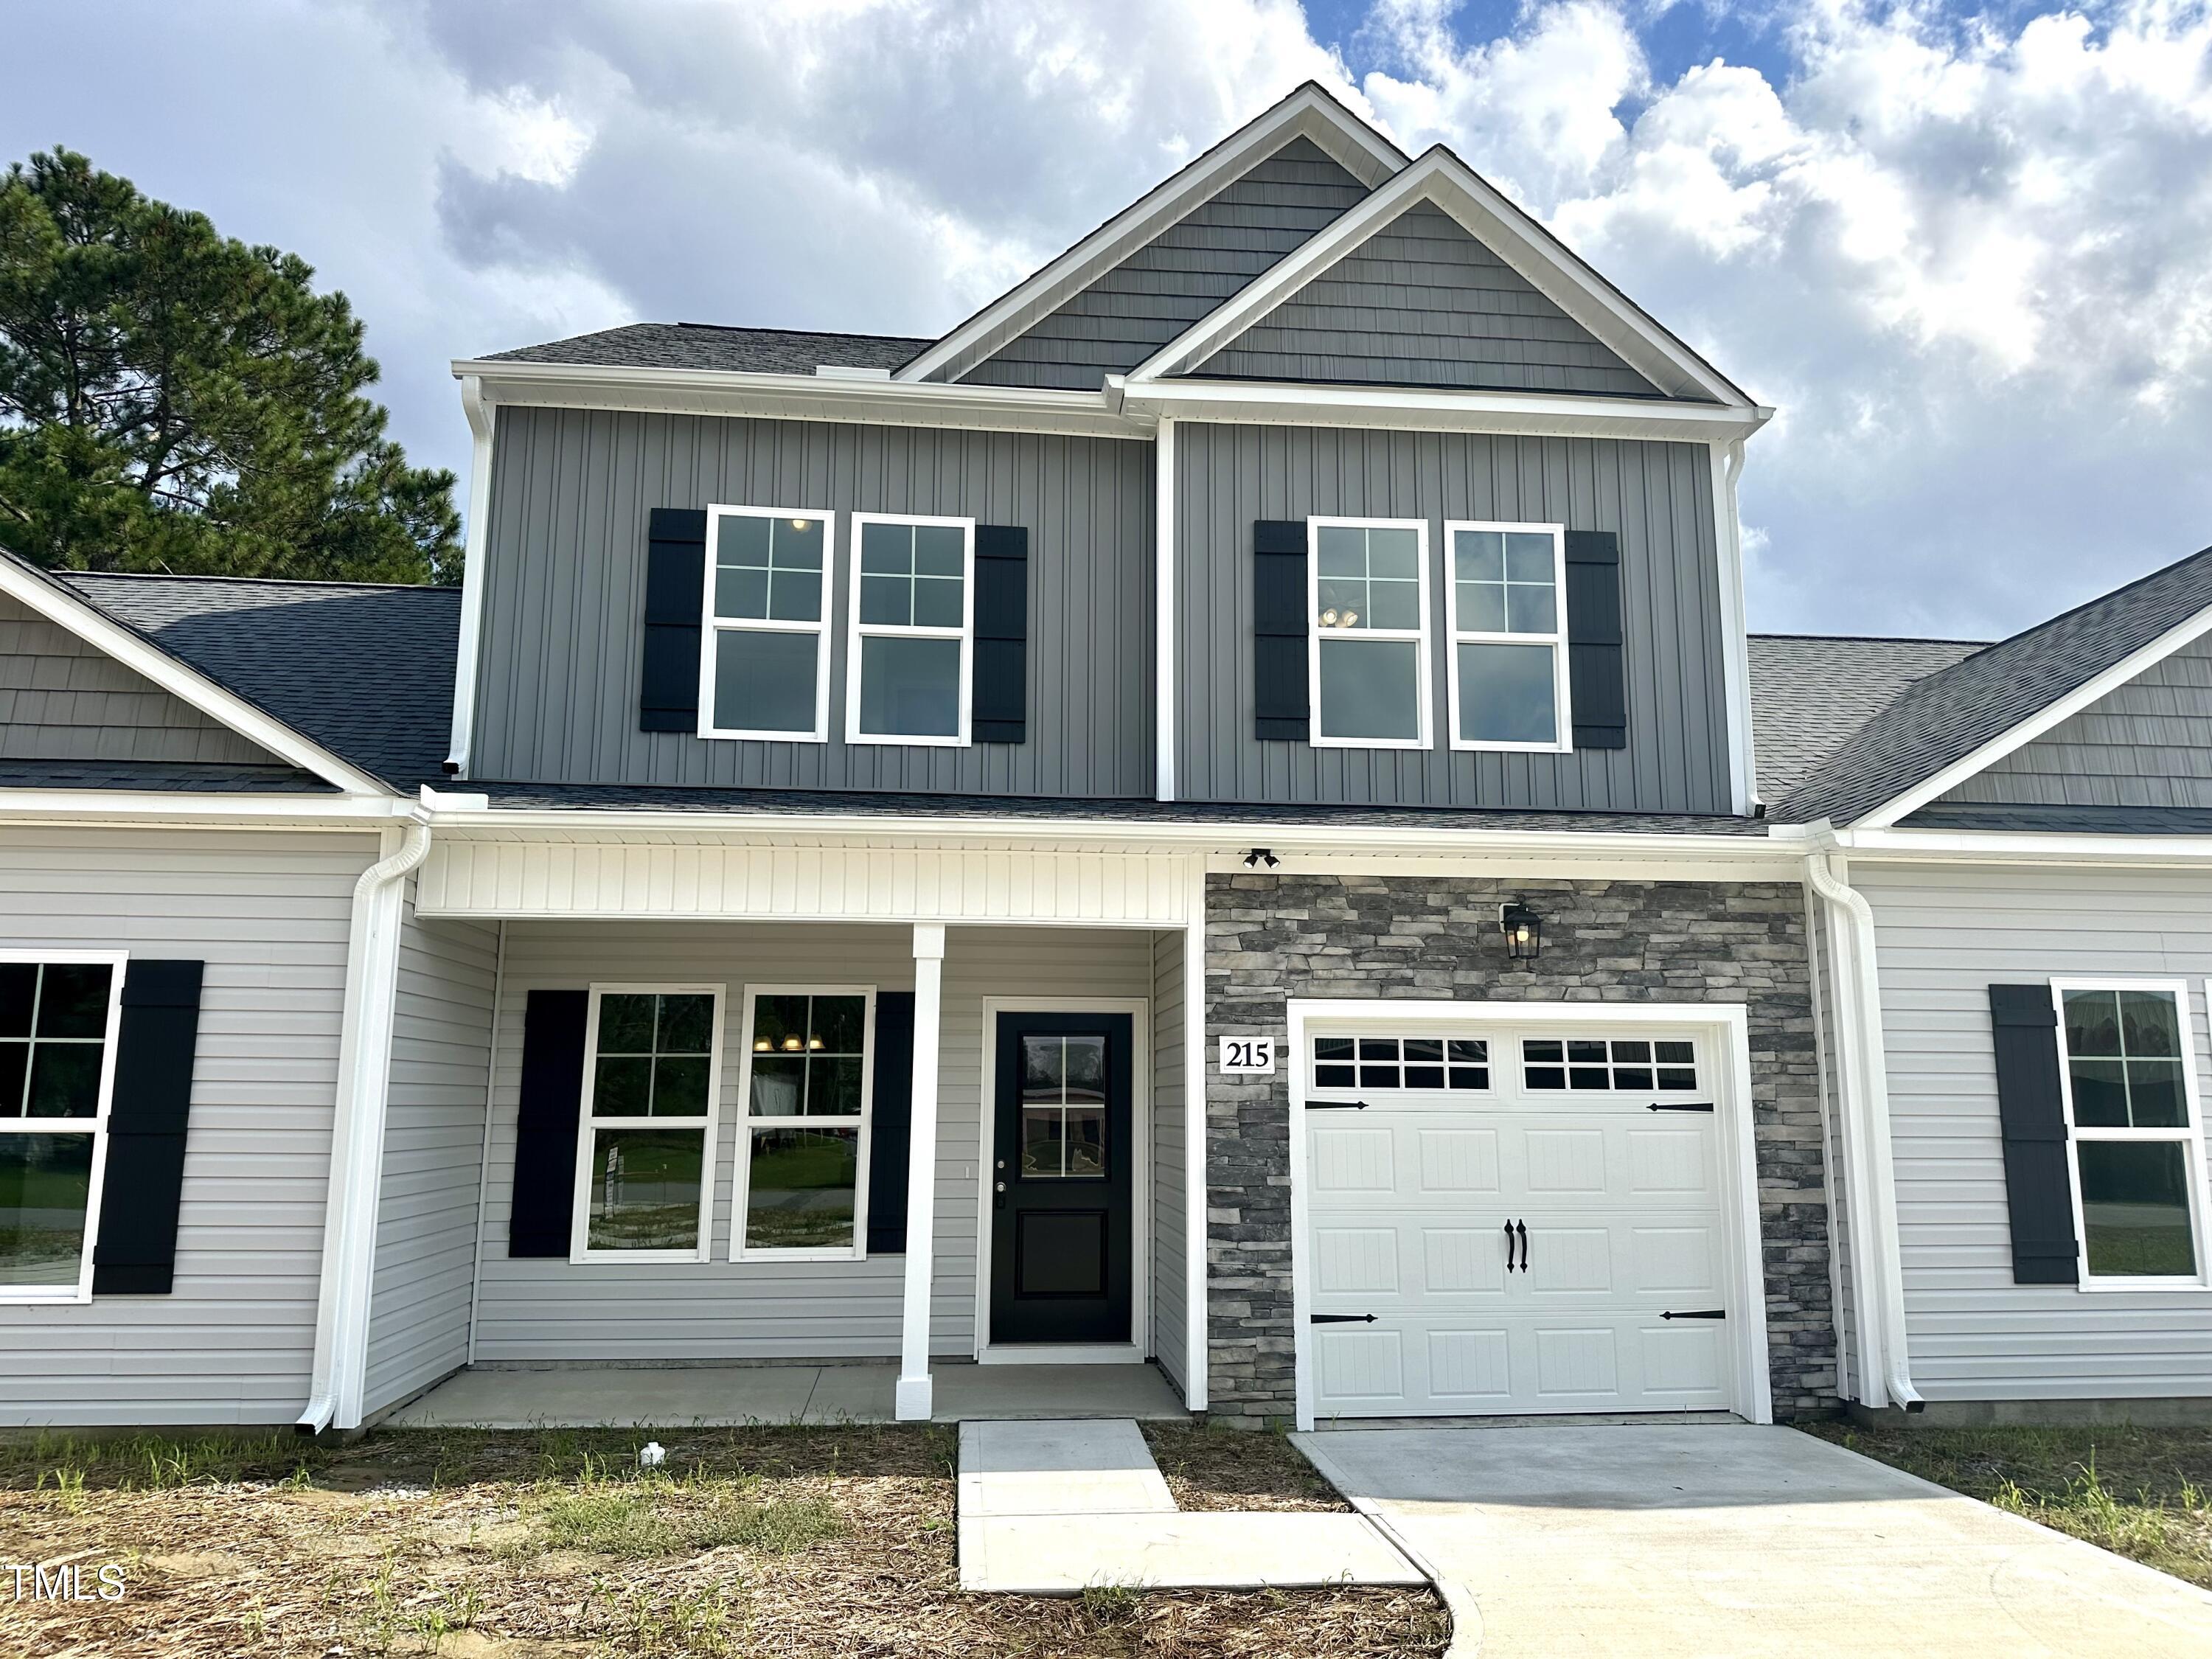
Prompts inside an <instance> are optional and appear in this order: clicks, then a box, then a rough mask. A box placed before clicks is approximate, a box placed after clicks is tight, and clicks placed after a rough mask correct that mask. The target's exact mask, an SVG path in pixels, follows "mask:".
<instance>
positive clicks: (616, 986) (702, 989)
mask: <svg viewBox="0 0 2212 1659" xmlns="http://www.w3.org/2000/svg"><path fill="white" fill-rule="evenodd" d="M728 988H729V987H727V986H724V985H676V984H660V983H635V982H632V981H602V982H595V983H594V984H593V985H592V987H591V1006H590V1011H589V1012H588V1013H587V1014H586V1016H585V1019H584V1094H583V1099H582V1100H581V1101H580V1103H578V1106H577V1109H576V1186H575V1194H574V1200H573V1203H574V1209H573V1212H572V1218H571V1220H570V1222H569V1234H568V1260H569V1261H570V1262H571V1263H572V1264H574V1265H581V1264H583V1263H585V1262H595V1261H711V1260H712V1259H713V1257H712V1255H711V1254H710V1252H709V1248H708V1247H709V1244H710V1243H711V1241H712V1237H713V1229H714V1190H715V1186H716V1182H715V1178H714V1141H715V1133H714V1131H715V1126H716V1124H717V1123H718V1122H719V1121H720V1119H721V1115H722V1114H721V1099H722V1005H723V1002H724V1000H725V994H726V992H727V990H728ZM610 995H613V996H705V997H712V998H713V999H714V1013H713V1014H712V1015H711V1016H710V1018H711V1019H712V1021H713V1027H712V1035H711V1036H710V1037H709V1038H708V1050H707V1111H706V1115H705V1116H704V1117H698V1116H691V1117H609V1118H600V1117H597V1116H595V1115H593V1113H592V1093H593V1091H595V1090H596V1089H597V1088H598V1086H599V1004H600V1003H601V1001H602V1000H604V999H605V998H606V997H608V996H610ZM601 1128H612V1129H704V1130H705V1131H706V1137H705V1139H704V1141H703V1142H702V1145H701V1147H700V1152H699V1242H698V1243H696V1245H694V1246H693V1247H692V1248H690V1249H679V1250H617V1249H592V1248H591V1245H590V1243H589V1240H590V1238H591V1221H592V1210H591V1192H592V1133H593V1131H595V1130H598V1129H601Z"/></svg>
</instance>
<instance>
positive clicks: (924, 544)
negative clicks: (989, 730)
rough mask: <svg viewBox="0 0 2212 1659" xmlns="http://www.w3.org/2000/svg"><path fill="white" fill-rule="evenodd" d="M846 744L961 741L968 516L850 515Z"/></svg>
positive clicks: (971, 627)
mask: <svg viewBox="0 0 2212 1659" xmlns="http://www.w3.org/2000/svg"><path fill="white" fill-rule="evenodd" d="M853 538H854V547H853V632H852V640H851V643H850V645H849V647H848V653H847V659H846V665H845V740H846V741H847V742H848V743H899V744H935V745H939V746H957V745H961V744H966V743H967V742H968V740H969V738H968V721H969V652H970V651H971V650H972V649H973V636H974V632H975V520H973V519H928V518H914V517H903V516H892V515H889V514H884V513H854V515H853Z"/></svg>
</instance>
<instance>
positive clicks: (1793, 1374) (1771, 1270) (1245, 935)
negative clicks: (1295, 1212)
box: [1206, 875, 1837, 1419]
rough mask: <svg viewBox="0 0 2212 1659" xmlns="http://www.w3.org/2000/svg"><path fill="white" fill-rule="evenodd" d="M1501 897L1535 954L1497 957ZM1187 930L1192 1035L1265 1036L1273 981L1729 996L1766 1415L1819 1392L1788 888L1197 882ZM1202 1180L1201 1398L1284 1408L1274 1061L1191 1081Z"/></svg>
mask: <svg viewBox="0 0 2212 1659" xmlns="http://www.w3.org/2000/svg"><path fill="white" fill-rule="evenodd" d="M1513 898H1519V899H1524V900H1526V901H1528V902H1529V903H1531V904H1533V905H1534V906H1535V908H1537V910H1538V911H1539V912H1541V915H1542V916H1543V918H1544V941H1543V949H1542V952H1541V955H1540V956H1539V957H1538V958H1537V960H1536V961H1535V962H1534V963H1516V962H1512V961H1510V960H1509V959H1508V957H1506V955H1505V948H1504V940H1503V939H1502V938H1501V937H1500V935H1499V933H1498V905H1499V904H1500V903H1502V902H1504V901H1506V900H1508V899H1513ZM1293 996H1295V997H1300V998H1310V997H1360V998H1365V997H1401V998H1427V999H1435V1000H1445V999H1455V1000H1482V999H1494V1000H1516V999H1517V1000H1528V1001H1583V1000H1587V1001H1591V1002H1740V1003H1744V1004H1747V1006H1748V1007H1749V1010H1750V1019H1749V1025H1750V1035H1751V1073H1752V1094H1753V1126H1754V1129H1753V1133H1754V1134H1755V1136H1756V1138H1757V1163H1758V1171H1759V1230H1760V1237H1761V1238H1762V1239H1763V1241H1764V1243H1765V1259H1766V1322H1767V1326H1766V1328H1767V1336H1768V1348H1769V1364H1770V1366H1771V1372H1772V1382H1773V1395H1774V1412H1775V1415H1776V1416H1777V1417H1778V1418H1788V1417H1792V1416H1797V1415H1802V1414H1804V1413H1810V1412H1819V1411H1824V1410H1829V1409H1832V1408H1833V1407H1835V1406H1836V1404H1837V1397H1836V1355H1835V1328H1834V1322H1833V1319H1832V1313H1831V1310H1830V1305H1829V1304H1830V1297H1829V1277H1828V1213H1827V1200H1826V1192H1825V1188H1824V1184H1823V1182H1822V1170H1821V1136H1820V1094H1819V1089H1820V1081H1819V1075H1818V1073H1819V1061H1818V1058H1817V1054H1816V1052H1815V1048H1814V1031H1813V1004H1812V993H1811V987H1810V979H1809V972H1808V964H1807V959H1806V945H1805V899H1804V890H1803V889H1802V887H1800V886H1798V885H1797V884H1796V883H1794V882H1747V883H1707V882H1652V881H1540V880H1513V881H1499V880H1493V879H1488V878H1467V879H1438V878H1427V877H1401V876H1390V877H1383V876H1285V875H1233V876H1232V875H1214V876H1209V877H1207V878H1206V1034H1207V1036H1208V1037H1209V1038H1212V1037H1217V1036H1241V1035H1243V1034H1246V1033H1250V1034H1253V1035H1260V1036H1265V1035H1272V1036H1274V1037H1275V1038H1276V1039H1277V1041H1278V1042H1286V1041H1287V1030H1288V1028H1287V1024H1286V1015H1285V1009H1284V1003H1285V1000H1286V999H1288V998H1290V997H1293ZM1206 1180H1207V1200H1206V1201H1207V1205H1208V1209H1207V1217H1206V1239H1207V1243H1206V1278H1207V1285H1208V1296H1207V1301H1206V1326H1207V1335H1206V1342H1207V1351H1208V1352H1209V1354H1210V1356H1211V1358H1210V1361H1209V1364H1210V1373H1211V1374H1210V1377H1209V1384H1208V1394H1209V1396H1210V1399H1209V1407H1210V1410H1211V1411H1212V1413H1213V1414H1214V1415H1215V1416H1217V1417H1221V1418H1227V1419H1237V1418H1244V1419H1267V1418H1278V1417H1287V1416H1289V1415H1290V1414H1291V1410H1292V1407H1293V1403H1294V1402H1293V1391H1292V1380H1291V1352H1292V1349H1291V1340H1292V1339H1291V1272H1290V1241H1291V1193H1290V1078H1289V1074H1288V1068H1287V1066H1285V1067H1284V1068H1283V1069H1281V1070H1279V1071H1278V1072H1277V1073H1276V1074H1275V1075H1274V1076H1273V1077H1270V1078H1251V1079H1238V1078H1225V1077H1221V1076H1219V1075H1218V1074H1209V1075H1208V1077H1207V1079H1206Z"/></svg>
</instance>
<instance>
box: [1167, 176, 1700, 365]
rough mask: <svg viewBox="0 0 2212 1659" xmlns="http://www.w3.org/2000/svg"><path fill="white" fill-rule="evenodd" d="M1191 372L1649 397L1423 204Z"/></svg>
mask: <svg viewBox="0 0 2212 1659" xmlns="http://www.w3.org/2000/svg"><path fill="white" fill-rule="evenodd" d="M1193 373H1194V374H1197V375H1200V376H1208V377H1216V378H1225V379H1229V380H1315V381H1329V382H1350V383H1356V384H1374V385H1382V386H1454V387H1482V388H1486V389H1489V390H1492V391H1510V392H1587V393H1594V394H1599V395H1609V396H1615V397H1629V398H1656V397H1657V396H1659V395H1660V394H1659V389H1658V388H1657V387H1656V386H1653V385H1652V384H1651V382H1650V380H1646V379H1645V378H1644V376H1643V375H1642V374H1638V372H1637V371H1636V370H1635V369H1633V368H1630V367H1629V366H1628V364H1627V363H1626V362H1623V361H1622V360H1621V358H1620V356H1619V355H1618V354H1617V353H1615V352H1614V351H1613V349H1612V348H1611V347H1609V346H1607V345H1605V344H1604V343H1601V341H1600V340H1599V339H1598V338H1597V337H1596V336H1595V335H1594V334H1592V333H1591V332H1590V331H1589V330H1588V329H1586V328H1584V327H1583V325H1581V324H1580V323H1577V322H1576V321H1575V320H1574V319H1572V318H1571V317H1570V316H1568V315H1567V313H1565V312H1564V311H1562V310H1561V309H1560V308H1559V307H1558V306H1557V305H1556V304H1554V303H1553V301H1550V300H1549V299H1547V298H1546V297H1545V296H1544V295H1542V294H1541V293H1540V292H1539V291H1538V290H1537V289H1536V287H1535V285H1534V283H1530V282H1529V281H1528V278H1527V277H1525V276H1522V275H1521V273H1520V272H1519V271H1517V270H1514V269H1513V267H1512V266H1510V265H1509V264H1506V263H1505V262H1504V260H1503V259H1501V258H1498V256H1497V255H1496V254H1495V253H1493V252H1491V251H1490V250H1489V249H1488V248H1487V247H1486V246H1483V245H1482V243H1480V241H1478V240H1476V239H1475V238H1474V235H1473V234H1471V233H1470V232H1469V231H1468V229H1467V228H1466V227H1465V226H1463V225H1462V224H1461V223H1460V222H1459V221H1457V220H1456V219H1454V218H1453V217H1452V216H1450V215H1449V214H1447V213H1445V212H1444V211H1443V210H1442V209H1440V208H1437V207H1434V206H1431V205H1429V204H1419V205H1416V206H1413V207H1411V208H1408V209H1407V210H1406V211H1405V212H1403V213H1401V214H1400V215H1399V216H1397V217H1396V218H1395V219H1393V220H1392V221H1391V222H1389V224H1387V225H1385V226H1383V228H1382V229H1380V230H1378V231H1376V233H1375V234H1374V235H1372V236H1370V237H1369V238H1368V239H1367V240H1365V241H1364V242H1362V243H1361V244H1360V245H1359V246H1358V247H1356V248H1353V249H1352V251H1351V252H1348V253H1346V255H1345V256H1344V257H1343V258H1340V259H1339V260H1338V261H1337V262H1336V263H1335V264H1332V265H1331V266H1329V267H1328V270H1325V271H1323V272H1322V273H1321V274H1320V275H1319V276H1316V277H1315V278H1314V279H1313V280H1312V281H1311V282H1310V283H1306V284H1305V285H1304V287H1303V288H1300V289H1297V291H1296V292H1295V293H1293V294H1291V295H1290V296H1289V297H1288V298H1286V299H1285V300H1284V301H1282V302H1281V303H1280V304H1279V305H1277V306H1276V307H1274V308H1273V310H1271V311H1269V312H1268V313H1267V314H1266V315H1265V316H1263V317H1261V319H1259V320H1258V321H1257V322H1255V323H1254V324H1253V325H1251V326H1250V327H1249V328H1248V329H1246V330H1245V331H1243V333H1242V334H1239V335H1238V336H1237V337H1236V338H1234V339H1232V340H1231V341H1230V342H1229V343H1227V344H1226V345H1225V346H1223V347H1222V348H1221V349H1220V350H1218V351H1217V352H1216V353H1214V354H1213V356H1211V357H1209V358H1207V359H1206V361H1205V362H1202V363H1200V365H1199V366H1198V367H1197V368H1195V369H1194V371H1193Z"/></svg>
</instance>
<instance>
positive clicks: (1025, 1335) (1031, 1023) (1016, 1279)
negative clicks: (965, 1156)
mask: <svg viewBox="0 0 2212 1659" xmlns="http://www.w3.org/2000/svg"><path fill="white" fill-rule="evenodd" d="M1130 1030H1131V1026H1130V1018H1129V1016H1128V1015H1127V1014H1001V1015H1000V1016H999V1033H998V1073H999V1074H998V1077H997V1079H995V1081H994V1085H993V1099H994V1102H995V1104H994V1127H993V1130H992V1143H991V1144H992V1153H991V1157H992V1169H991V1171H990V1174H991V1180H992V1191H991V1340H992V1341H994V1342H1127V1340H1129V1277H1130V1265H1129V1264H1130V1218H1131V1207H1132V1206H1131V1203H1130V1196H1129V1195H1130V1192H1131V1190H1132V1189H1131V1184H1130V1183H1131V1182H1132V1180H1133V1176H1134V1174H1135V1172H1134V1170H1132V1169H1131V1167H1130V1166H1131V1164H1132V1163H1133V1161H1134V1160H1133V1156H1132V1152H1133V1148H1132V1145H1131V1139H1130V1121H1129V1060H1130V1053H1129V1051H1130Z"/></svg>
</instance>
